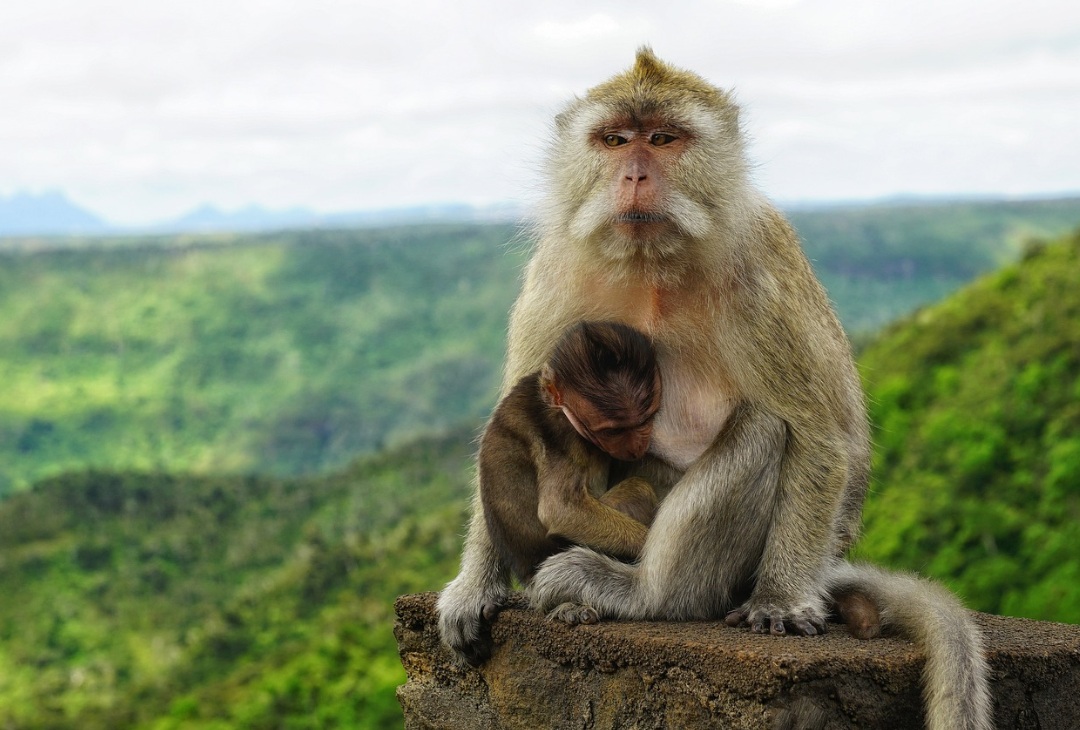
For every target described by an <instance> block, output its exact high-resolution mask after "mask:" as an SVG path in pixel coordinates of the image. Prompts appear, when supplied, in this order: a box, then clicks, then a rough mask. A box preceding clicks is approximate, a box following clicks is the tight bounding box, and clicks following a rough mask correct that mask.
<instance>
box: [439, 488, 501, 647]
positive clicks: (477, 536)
mask: <svg viewBox="0 0 1080 730" xmlns="http://www.w3.org/2000/svg"><path fill="white" fill-rule="evenodd" d="M509 592H510V571H509V569H508V567H507V565H506V564H505V562H504V561H503V560H502V558H501V557H500V556H499V554H498V552H497V551H496V550H495V547H494V545H493V544H492V542H491V536H490V535H489V534H488V529H487V524H486V521H485V518H484V507H483V504H481V501H480V493H479V489H478V488H477V489H476V491H475V492H474V497H473V504H472V519H471V520H470V521H469V533H468V535H467V536H466V538H465V547H464V550H463V551H462V554H461V571H460V572H459V573H458V575H457V577H456V578H454V580H452V581H451V582H450V583H449V584H448V585H447V586H446V588H444V589H443V590H442V593H440V594H439V600H438V602H437V603H436V604H435V608H436V612H437V613H438V614H439V635H440V636H441V637H442V640H443V643H444V644H446V645H447V646H448V647H449V648H450V650H451V651H452V652H453V653H454V656H455V657H456V658H457V659H458V661H461V662H467V663H469V664H472V665H474V666H475V665H478V664H480V663H482V662H483V661H484V660H485V659H486V658H487V655H488V653H489V652H490V650H491V645H490V644H491V642H490V637H489V636H488V635H487V631H488V629H489V624H490V622H491V620H492V619H493V618H495V614H496V613H497V612H498V608H499V606H500V605H501V604H502V603H503V602H504V601H505V600H506V597H507V595H508V594H509Z"/></svg>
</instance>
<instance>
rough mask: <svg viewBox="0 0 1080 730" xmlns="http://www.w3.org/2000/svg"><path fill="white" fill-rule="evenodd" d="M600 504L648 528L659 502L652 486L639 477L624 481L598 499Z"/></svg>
mask: <svg viewBox="0 0 1080 730" xmlns="http://www.w3.org/2000/svg"><path fill="white" fill-rule="evenodd" d="M600 502H601V503H602V504H606V505H607V506H608V507H611V508H612V509H616V510H618V511H619V512H622V513H623V514H624V515H627V516H628V517H632V518H634V519H635V520H637V521H638V522H640V523H641V524H643V525H645V526H649V525H651V524H652V521H653V518H655V517H656V507H657V505H658V504H659V501H658V500H657V498H656V491H655V490H653V488H652V485H651V484H649V483H648V482H647V481H645V480H644V479H641V478H640V477H631V478H629V479H624V480H623V481H621V482H619V483H618V484H616V485H615V486H614V487H612V488H611V489H609V490H608V491H607V492H605V493H604V494H603V495H602V496H601V497H600Z"/></svg>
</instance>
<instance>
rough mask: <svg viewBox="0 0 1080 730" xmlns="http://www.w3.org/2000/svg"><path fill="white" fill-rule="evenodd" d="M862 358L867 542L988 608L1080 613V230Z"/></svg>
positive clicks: (899, 330) (917, 320)
mask: <svg viewBox="0 0 1080 730" xmlns="http://www.w3.org/2000/svg"><path fill="white" fill-rule="evenodd" d="M861 366H862V370H863V374H864V377H865V380H866V383H867V393H868V396H869V398H870V410H871V416H872V420H873V423H874V426H875V430H874V439H875V441H876V449H875V470H874V473H875V477H876V478H875V482H874V486H873V487H872V493H871V495H870V498H869V499H868V500H867V504H866V511H865V524H866V531H865V537H864V539H863V541H862V543H861V549H860V552H861V553H862V554H864V555H866V556H868V557H870V558H872V559H874V560H879V561H881V562H884V563H887V564H890V565H895V566H901V567H906V568H910V569H913V570H916V571H918V572H921V573H924V574H927V575H932V576H936V577H939V578H941V579H943V580H945V581H946V582H947V583H949V584H950V585H951V586H953V587H954V588H955V589H957V590H958V591H959V592H960V593H961V594H962V595H963V596H964V597H965V598H966V599H967V600H968V602H969V603H970V604H971V605H972V606H973V607H976V608H979V609H981V610H984V611H990V612H994V613H1003V614H1008V615H1014V616H1028V617H1031V618H1043V619H1053V620H1057V621H1067V622H1072V623H1080V231H1078V232H1077V233H1074V234H1073V235H1072V236H1071V237H1069V238H1068V239H1066V240H1063V241H1060V242H1057V243H1055V244H1052V245H1038V246H1032V247H1031V248H1030V249H1029V250H1028V251H1027V253H1026V255H1025V256H1024V258H1023V261H1021V262H1020V263H1018V264H1016V265H1014V266H1009V267H1008V268H1006V269H1004V270H1002V271H1000V272H999V273H997V274H994V275H992V276H989V277H987V278H984V279H982V280H980V281H979V282H978V283H976V284H974V285H972V286H970V287H968V288H967V289H965V290H964V291H962V292H961V293H959V294H958V295H956V296H954V297H951V298H949V299H948V300H946V301H944V302H942V303H941V304H939V305H937V306H933V307H930V308H928V309H925V310H923V311H920V312H918V313H917V314H915V315H913V316H912V317H911V318H909V319H907V320H905V321H903V322H901V323H899V324H897V325H895V326H893V327H892V328H890V329H889V330H888V331H887V332H885V333H884V335H883V336H882V337H881V338H880V339H879V340H878V341H877V342H876V343H875V344H873V345H872V346H871V347H869V348H868V349H867V350H866V351H865V353H864V354H863V356H862V358H861Z"/></svg>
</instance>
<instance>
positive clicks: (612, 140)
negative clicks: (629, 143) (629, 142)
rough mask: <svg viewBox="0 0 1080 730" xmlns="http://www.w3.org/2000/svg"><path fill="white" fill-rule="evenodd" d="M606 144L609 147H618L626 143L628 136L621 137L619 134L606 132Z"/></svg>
mask: <svg viewBox="0 0 1080 730" xmlns="http://www.w3.org/2000/svg"><path fill="white" fill-rule="evenodd" d="M604 144H606V145H607V146H608V147H618V146H619V145H621V144H626V137H620V136H619V135H617V134H605V135H604Z"/></svg>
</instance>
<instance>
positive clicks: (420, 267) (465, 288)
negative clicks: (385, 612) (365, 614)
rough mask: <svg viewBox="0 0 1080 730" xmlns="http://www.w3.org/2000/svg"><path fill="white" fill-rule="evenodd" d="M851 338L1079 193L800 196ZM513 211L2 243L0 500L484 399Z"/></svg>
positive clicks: (290, 456) (388, 430) (228, 461)
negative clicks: (73, 472) (912, 198)
mask: <svg viewBox="0 0 1080 730" xmlns="http://www.w3.org/2000/svg"><path fill="white" fill-rule="evenodd" d="M792 217H793V220H794V222H795V224H796V226H797V227H798V229H799V231H800V233H801V234H802V235H803V237H804V238H805V240H806V249H807V253H808V254H809V256H810V257H811V259H812V260H814V262H815V265H816V266H817V268H818V271H819V273H820V275H821V277H822V279H823V281H824V282H825V284H826V285H827V287H828V288H829V292H830V295H831V296H832V297H833V299H834V300H835V301H836V303H837V306H838V309H839V312H840V316H841V319H842V320H843V322H844V323H845V326H846V327H847V328H848V329H849V331H851V332H853V333H856V334H860V335H863V334H865V333H866V332H868V331H870V330H873V329H876V328H877V327H879V326H880V325H882V324H884V323H885V322H887V321H889V320H891V319H892V318H894V317H895V316H898V315H900V314H903V313H906V312H909V311H911V310H912V309H914V308H915V307H916V306H918V305H921V304H925V303H926V302H929V301H933V300H935V299H938V298H940V297H941V296H942V295H944V294H946V293H948V292H950V291H952V290H953V289H955V288H957V287H959V286H961V285H962V284H963V283H964V282H966V281H968V280H970V279H971V278H972V277H973V276H974V275H976V274H978V273H980V272H983V271H987V270H990V269H993V268H996V266H997V265H998V264H999V263H1000V262H1002V261H1003V260H1006V259H1011V258H1012V257H1013V256H1014V255H1015V253H1016V252H1017V251H1018V250H1019V248H1020V245H1021V243H1022V241H1023V240H1024V239H1025V238H1026V237H1027V236H1029V235H1031V234H1034V233H1036V232H1040V231H1062V230H1064V229H1065V228H1066V227H1069V226H1073V225H1076V224H1078V223H1080V200H1077V199H1074V200H1062V201H1042V202H1040V201H1027V202H1017V203H1001V202H998V203H990V202H987V203H977V204H976V203H965V204H934V205H930V204H922V205H908V206H862V207H851V208H834V209H824V210H817V211H796V212H795V213H794V214H793V216H792ZM515 238H516V233H515V230H514V228H513V227H511V226H506V225H502V226H494V225H491V226H480V225H456V226H449V225H446V226H417V227H407V228H395V229H385V230H355V231H306V232H284V233H278V234H266V235H252V236H232V237H229V236H180V237H163V238H147V237H133V238H123V239H53V240H22V241H20V240H12V239H9V240H5V241H0V497H2V496H3V495H4V494H7V493H10V492H12V491H16V490H18V489H23V488H25V487H26V486H28V485H29V484H31V483H32V482H34V481H35V480H37V479H40V478H42V477H45V476H49V475H55V474H59V473H62V472H63V471H65V470H69V469H82V468H86V467H101V468H123V469H131V468H135V469H143V470H155V471H183V472H201V473H226V472H228V473H245V472H259V473H266V474H277V475H289V474H301V473H311V472H318V471H327V470H331V469H335V468H341V467H343V466H344V465H345V464H347V463H348V462H349V460H350V459H352V458H353V457H354V456H356V455H358V454H363V453H370V452H372V451H376V450H378V449H380V448H382V447H383V446H386V445H388V444H389V445H392V444H400V443H404V442H405V441H407V440H409V439H411V438H414V437H415V436H417V435H418V434H422V433H438V432H440V431H442V430H444V429H446V428H451V427H453V426H454V425H455V424H460V423H470V424H472V423H476V422H477V421H478V420H479V419H480V418H482V417H483V416H484V415H485V414H486V413H487V411H488V410H489V409H490V407H491V403H492V399H493V397H494V392H495V388H496V387H497V380H498V372H499V368H500V363H501V360H502V351H503V337H504V331H505V322H506V315H507V310H508V309H509V307H510V304H511V302H512V301H513V298H514V296H515V294H516V292H517V288H518V277H519V271H520V268H521V265H522V263H523V261H524V258H525V253H526V248H527V246H525V245H522V244H515V245H509V246H508V245H507V242H508V241H513V240H514V239H515Z"/></svg>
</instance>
